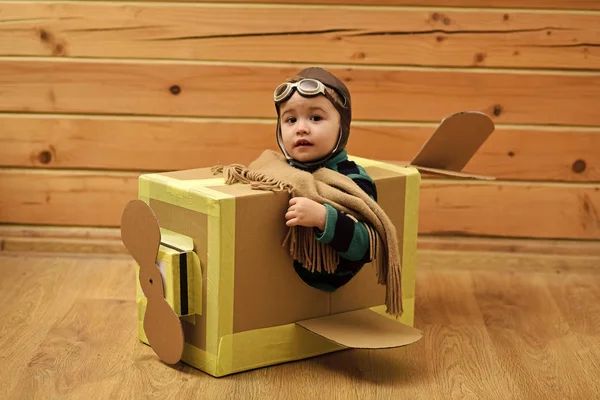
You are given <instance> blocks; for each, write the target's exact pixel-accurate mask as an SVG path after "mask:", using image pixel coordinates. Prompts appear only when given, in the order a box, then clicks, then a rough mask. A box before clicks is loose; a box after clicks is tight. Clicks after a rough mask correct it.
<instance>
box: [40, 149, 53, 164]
mask: <svg viewBox="0 0 600 400" xmlns="http://www.w3.org/2000/svg"><path fill="white" fill-rule="evenodd" d="M38 160H39V161H40V163H41V164H44V165H46V164H50V162H51V161H52V153H51V152H50V151H48V150H44V151H41V152H40V154H38Z"/></svg>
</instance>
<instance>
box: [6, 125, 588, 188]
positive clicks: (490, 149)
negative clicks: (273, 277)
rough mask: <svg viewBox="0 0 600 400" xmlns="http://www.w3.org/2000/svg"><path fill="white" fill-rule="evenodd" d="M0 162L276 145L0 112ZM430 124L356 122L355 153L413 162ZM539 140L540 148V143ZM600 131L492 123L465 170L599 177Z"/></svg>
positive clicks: (195, 156)
mask: <svg viewBox="0 0 600 400" xmlns="http://www.w3.org/2000/svg"><path fill="white" fill-rule="evenodd" d="M0 126H2V135H1V136H0V166H8V167H34V168H60V169H62V168H86V169H88V168H91V169H103V170H140V171H169V170H181V169H190V168H198V167H209V166H213V165H216V164H219V163H242V164H244V165H247V164H248V163H250V162H251V161H252V160H253V159H254V158H256V157H257V156H258V155H259V154H260V153H261V152H262V151H263V150H264V149H273V150H278V148H277V144H276V141H275V129H274V126H275V120H264V121H260V120H243V119H241V120H233V121H232V120H226V119H222V120H206V119H167V118H114V117H75V116H57V115H49V116H45V115H40V114H34V115H10V114H4V115H0ZM436 126H437V125H436V124H403V123H399V124H391V125H390V124H377V123H365V122H360V121H358V122H355V123H354V124H353V126H352V131H351V132H352V133H351V138H350V142H349V145H348V151H349V152H350V154H354V155H357V156H360V157H366V158H373V159H381V160H396V161H407V160H411V159H412V158H413V157H414V156H415V155H416V154H417V152H418V151H419V149H420V148H421V146H422V145H423V144H424V143H425V141H426V140H427V139H428V138H429V137H430V136H431V134H432V133H433V132H434V130H435V127H436ZM542 143H543V145H542ZM598 149H600V128H589V129H583V128H570V127H567V128H564V129H562V128H561V129H559V128H551V127H511V126H502V125H501V126H497V127H496V131H495V132H494V133H493V134H492V136H490V138H489V139H488V141H487V142H486V143H484V145H483V146H482V147H481V148H480V149H479V150H478V152H477V153H476V154H475V156H474V157H473V159H472V160H471V162H470V163H469V164H468V165H467V166H466V168H465V171H471V172H474V173H479V174H484V175H490V176H495V177H497V178H499V179H511V180H547V181H550V180H554V181H576V182H586V181H600V157H598V156H597V153H598Z"/></svg>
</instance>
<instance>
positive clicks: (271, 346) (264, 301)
mask: <svg viewBox="0 0 600 400" xmlns="http://www.w3.org/2000/svg"><path fill="white" fill-rule="evenodd" d="M493 130H494V124H493V122H492V121H491V120H490V119H489V117H487V116H486V115H485V114H483V113H480V112H463V113H457V114H454V115H452V116H450V117H448V118H446V119H444V120H443V121H442V123H441V124H440V125H439V126H438V128H437V129H436V131H435V132H434V134H433V135H432V137H431V138H430V139H429V140H428V141H427V142H426V143H425V144H424V146H423V147H422V148H421V149H420V151H419V152H418V154H417V155H416V156H415V157H414V158H413V160H412V161H411V162H405V163H403V162H379V161H374V160H368V159H363V158H359V157H350V159H351V160H354V161H356V162H357V163H358V164H360V165H362V166H363V167H364V168H365V170H366V171H367V173H368V174H369V175H370V176H371V177H372V178H373V180H374V181H375V183H376V185H377V191H378V203H379V204H380V205H381V207H382V208H383V210H384V211H385V212H386V214H387V215H388V216H389V217H390V219H391V220H392V223H393V224H394V226H395V228H396V231H397V235H398V238H397V239H398V243H399V246H400V252H401V263H402V303H403V310H404V312H403V314H402V316H401V318H399V319H395V318H393V317H391V316H389V315H387V314H386V313H385V306H384V305H383V304H384V302H385V287H384V286H381V285H378V284H377V279H376V274H375V268H374V267H373V265H372V264H367V265H365V266H364V267H363V268H362V270H361V271H360V273H359V274H358V275H357V276H356V277H355V278H354V279H353V280H351V281H350V282H349V283H348V284H346V285H345V286H343V287H342V288H340V289H338V290H337V291H336V292H334V293H327V292H323V291H319V290H317V289H314V288H312V287H310V286H308V285H306V284H305V283H304V282H303V281H302V280H301V279H300V278H299V277H298V276H297V275H296V272H295V270H294V268H293V260H292V259H291V257H290V255H289V253H288V252H287V251H286V249H285V248H283V247H282V246H281V244H282V242H283V240H284V237H285V235H286V232H287V226H286V225H285V217H284V215H285V211H286V209H287V207H288V199H289V194H288V193H287V192H268V191H259V190H251V188H250V186H248V185H242V184H236V185H225V184H224V181H223V178H221V177H217V178H215V177H214V176H213V174H212V173H211V171H210V169H209V168H202V169H195V170H187V171H176V172H170V173H162V174H146V175H142V176H141V177H140V180H139V199H140V200H137V201H136V200H134V201H132V202H130V203H129V204H128V206H127V207H126V210H125V211H124V213H123V219H122V225H121V233H122V238H123V242H124V243H125V245H126V247H127V248H128V249H129V251H130V252H131V254H132V255H133V256H134V258H135V260H136V261H137V262H138V264H139V265H140V266H143V267H142V268H138V273H139V275H138V288H137V303H138V306H139V308H138V310H139V313H138V318H139V337H140V339H141V340H142V341H143V342H145V343H148V344H151V345H152V347H153V349H154V351H155V352H156V353H157V354H158V355H159V357H160V358H161V359H163V360H164V361H165V362H168V363H176V362H178V361H179V360H183V361H184V362H186V363H188V364H190V365H192V366H194V367H196V368H198V369H200V370H202V371H205V372H207V373H209V374H211V375H213V376H217V377H219V376H224V375H228V374H232V373H235V372H240V371H245V370H249V369H253V368H258V367H263V366H267V365H273V364H277V363H282V362H287V361H293V360H299V359H302V358H307V357H311V356H316V355H320V354H324V353H328V352H333V351H338V350H342V349H347V348H387V347H397V346H402V345H406V344H410V343H413V342H415V341H417V340H419V339H420V337H421V332H420V331H418V330H416V329H414V328H412V325H413V323H414V303H415V266H416V246H417V232H418V221H417V219H418V206H419V187H420V180H421V176H420V171H421V172H424V173H428V174H435V175H442V176H445V177H451V178H460V179H464V178H468V179H493V178H492V177H484V176H479V175H473V174H468V173H463V172H461V170H462V168H463V167H464V166H465V165H466V164H467V163H468V161H469V160H470V159H471V157H472V156H473V155H474V154H475V152H476V151H477V149H478V148H479V147H480V146H481V145H482V144H483V143H484V141H485V140H486V139H487V137H489V135H490V134H491V133H492V132H493ZM157 266H158V268H157ZM142 274H143V276H142ZM144 290H147V292H146V293H144ZM150 299H152V300H150ZM150 310H152V312H150ZM148 336H152V338H149V337H148Z"/></svg>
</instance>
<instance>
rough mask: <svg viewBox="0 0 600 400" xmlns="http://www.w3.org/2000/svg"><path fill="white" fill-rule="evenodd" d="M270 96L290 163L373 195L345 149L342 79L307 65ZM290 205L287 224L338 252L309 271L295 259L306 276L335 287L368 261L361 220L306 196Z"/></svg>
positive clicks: (346, 105) (347, 112) (347, 116)
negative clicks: (309, 231) (340, 177)
mask: <svg viewBox="0 0 600 400" xmlns="http://www.w3.org/2000/svg"><path fill="white" fill-rule="evenodd" d="M274 101H275V108H276V110H277V116H278V118H277V143H278V145H279V148H280V149H281V151H282V153H283V154H284V156H285V157H286V159H287V161H288V163H289V164H290V165H292V166H294V167H296V168H299V169H302V170H305V171H309V172H311V173H312V172H314V171H316V170H317V169H319V168H329V169H332V170H334V171H337V172H339V173H340V174H344V175H346V176H348V177H349V178H351V179H352V180H353V181H354V182H355V183H356V184H357V185H358V186H359V187H360V188H362V189H363V190H364V191H365V192H366V193H367V194H368V195H369V196H370V197H371V198H372V199H373V200H375V201H377V189H376V187H375V183H374V182H373V180H372V179H371V177H370V176H369V175H368V174H367V173H366V172H365V170H364V169H363V168H362V167H361V166H360V165H357V164H355V163H354V162H352V161H349V160H348V154H347V152H346V150H345V146H346V143H347V142H348V137H349V135H350V121H351V119H352V113H351V102H350V92H349V90H348V88H347V87H346V85H344V83H342V82H341V81H340V80H339V79H338V78H336V77H335V76H334V75H332V74H331V73H329V72H328V71H326V70H324V69H322V68H318V67H310V68H306V69H304V70H302V71H301V72H300V73H298V75H296V76H295V77H294V78H292V79H290V80H289V81H287V82H285V83H282V84H281V85H279V86H278V87H277V88H276V89H275V92H274ZM289 205H290V207H289V209H288V210H287V213H286V214H285V218H286V220H287V222H286V224H287V225H288V226H296V225H299V226H305V227H309V228H310V227H313V228H315V236H316V239H317V240H318V241H319V242H321V243H323V244H328V245H329V246H331V247H332V248H333V249H334V250H335V251H336V252H337V253H338V254H339V256H340V262H339V264H338V266H337V268H336V270H335V272H334V273H328V272H325V271H322V272H317V271H315V272H310V271H309V270H308V269H306V268H304V266H303V265H302V264H301V263H300V262H298V261H294V268H295V270H296V272H297V274H298V275H299V276H300V278H301V279H302V280H303V281H304V282H306V283H307V284H309V285H310V286H312V287H315V288H317V289H320V290H324V291H328V292H333V291H335V290H336V289H337V288H339V287H341V286H343V285H345V284H346V283H348V282H349V281H350V280H351V279H352V278H353V277H354V276H355V275H356V274H357V273H358V272H359V271H360V270H361V268H362V267H363V265H364V264H365V263H368V262H370V261H371V256H370V253H371V251H370V245H369V233H368V231H367V228H366V227H365V224H366V223H365V222H359V221H357V220H356V219H354V218H353V217H350V216H348V215H346V214H343V213H341V212H339V211H337V210H336V209H335V208H333V207H332V206H330V205H329V204H320V203H317V202H315V201H313V200H311V199H308V198H305V197H296V198H292V199H291V200H290V204H289Z"/></svg>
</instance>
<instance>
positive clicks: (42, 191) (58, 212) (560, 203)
mask: <svg viewBox="0 0 600 400" xmlns="http://www.w3.org/2000/svg"><path fill="white" fill-rule="evenodd" d="M138 176H139V173H103V172H82V171H75V172H73V171H55V172H53V171H34V170H10V169H8V170H7V169H5V170H0V186H1V187H2V188H3V189H5V190H3V191H2V193H1V194H0V222H4V223H14V224H50V225H71V226H119V224H120V218H121V214H122V212H123V208H124V207H125V204H126V203H127V202H128V201H129V200H131V199H133V198H136V197H137V177H138ZM598 210H600V186H598V185H594V184H570V185H567V184H534V183H531V184H519V183H511V182H469V183H465V182H463V181H452V180H432V179H426V180H424V181H423V183H422V185H421V193H420V216H419V232H420V233H422V234H437V235H440V234H442V235H474V236H481V235H486V236H487V235H490V236H509V237H531V238H569V239H595V240H597V239H600V213H599V211H598Z"/></svg>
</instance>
